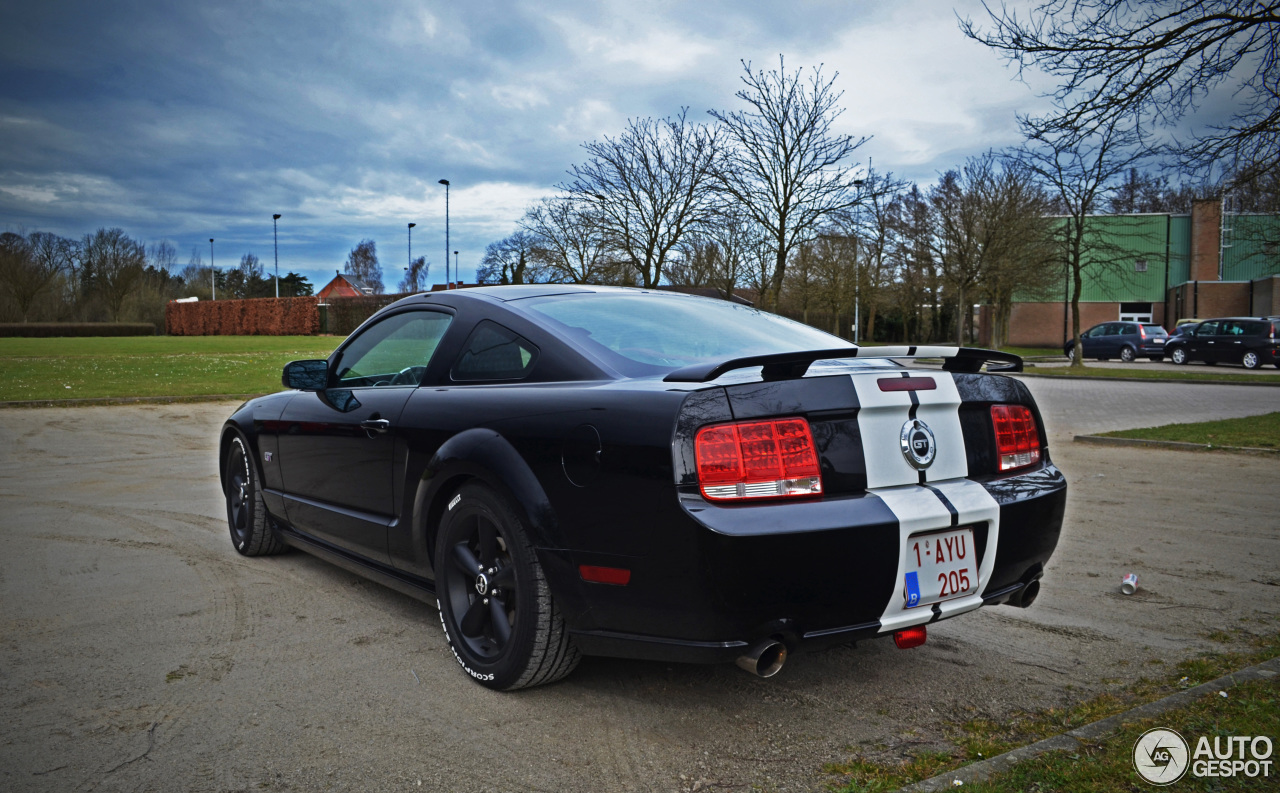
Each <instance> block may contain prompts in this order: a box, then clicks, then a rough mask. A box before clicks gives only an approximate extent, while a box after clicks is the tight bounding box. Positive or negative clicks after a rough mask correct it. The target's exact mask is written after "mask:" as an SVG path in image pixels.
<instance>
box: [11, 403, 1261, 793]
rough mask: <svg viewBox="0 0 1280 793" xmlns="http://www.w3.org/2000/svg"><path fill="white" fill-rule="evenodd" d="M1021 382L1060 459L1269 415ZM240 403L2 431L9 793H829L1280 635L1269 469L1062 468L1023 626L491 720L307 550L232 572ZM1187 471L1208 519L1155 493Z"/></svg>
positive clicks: (969, 621) (129, 410) (539, 693)
mask: <svg viewBox="0 0 1280 793" xmlns="http://www.w3.org/2000/svg"><path fill="white" fill-rule="evenodd" d="M1028 383H1029V384H1030V385H1031V387H1032V389H1033V390H1034V391H1036V393H1037V394H1038V395H1039V397H1040V398H1041V399H1042V400H1043V402H1044V405H1045V408H1046V415H1047V417H1048V418H1047V420H1048V422H1049V424H1050V426H1051V428H1052V429H1053V431H1054V432H1055V437H1058V438H1065V435H1066V433H1070V432H1079V431H1094V430H1097V429H1104V428H1109V427H1110V426H1112V425H1116V424H1121V425H1129V426H1132V425H1136V424H1143V423H1154V422H1153V421H1152V419H1153V418H1155V417H1156V415H1153V414H1157V415H1158V416H1159V417H1160V418H1161V419H1164V418H1167V417H1171V416H1177V415H1184V416H1188V417H1192V418H1202V417H1212V416H1216V415H1224V414H1233V415H1235V414H1239V413H1241V412H1249V411H1254V412H1260V410H1259V409H1274V407H1275V406H1274V402H1271V401H1269V400H1270V398H1271V397H1270V395H1271V394H1272V393H1275V392H1273V391H1271V390H1270V389H1259V388H1249V387H1234V388H1231V387H1226V388H1222V387H1213V386H1179V387H1173V389H1172V390H1166V389H1169V388H1170V387H1169V386H1167V385H1156V384H1128V383H1124V384H1120V383H1101V384H1099V383H1092V382H1091V383H1082V382H1061V381H1056V380H1052V381H1050V380H1034V379H1028ZM1259 392H1263V393H1259ZM1250 400H1264V402H1262V403H1259V402H1257V401H1254V402H1249V401H1250ZM1246 403H1247V404H1246ZM232 407H233V405H230V404H205V405H170V406H155V405H150V406H130V407H109V408H108V407H97V408H65V409H48V410H44V409H42V410H0V448H3V449H5V453H4V455H3V456H2V457H0V542H3V547H4V553H3V554H0V713H3V714H4V717H3V719H0V790H4V791H28V790H36V791H59V792H60V793H61V791H68V790H76V791H116V790H122V791H123V790H127V791H171V790H179V789H182V790H193V791H219V792H220V793H221V792H222V791H245V790H267V791H285V790H289V791H293V790H297V791H313V790H359V791H363V790H441V791H444V790H447V791H511V790H521V791H602V790H663V791H673V790H679V791H688V790H693V789H695V788H696V789H700V790H714V789H722V788H723V789H735V790H738V789H741V790H747V789H764V790H817V789H822V786H823V785H824V784H825V783H826V782H827V781H828V779H829V778H828V777H827V776H826V775H824V774H823V772H822V767H823V765H824V764H825V763H829V762H840V761H843V760H846V759H847V758H848V757H849V756H850V753H851V752H852V751H859V752H865V753H868V754H870V755H871V756H874V757H876V758H879V759H885V760H892V759H896V758H900V757H902V756H904V755H905V754H906V753H908V752H911V751H917V750H920V749H927V748H930V747H942V746H944V745H945V744H943V743H942V741H943V739H944V734H945V730H946V724H947V723H948V722H957V721H963V720H966V719H970V718H974V717H977V716H983V717H987V718H991V719H997V720H998V719H1004V718H1008V717H1009V716H1010V715H1011V714H1012V713H1015V712H1017V711H1018V710H1023V709H1031V708H1040V707H1046V706H1060V705H1064V704H1068V703H1070V702H1072V701H1076V700H1079V699H1081V698H1083V697H1087V696H1090V695H1092V694H1095V693H1098V692H1101V691H1104V690H1106V689H1107V688H1108V687H1110V686H1112V685H1116V684H1117V683H1119V682H1124V681H1128V680H1132V679H1134V678H1136V677H1137V676H1139V675H1141V674H1144V673H1145V672H1146V670H1149V669H1151V668H1154V667H1152V666H1151V664H1153V663H1155V662H1162V663H1164V664H1165V665H1166V666H1165V667H1163V668H1167V664H1169V663H1172V662H1173V661H1176V660H1179V659H1181V658H1183V657H1186V656H1187V655H1189V654H1191V653H1194V652H1196V651H1199V650H1206V649H1211V648H1213V647H1215V645H1214V644H1213V643H1212V642H1210V641H1209V640H1207V639H1206V638H1205V635H1206V634H1207V633H1208V632H1210V631H1212V630H1216V629H1222V628H1232V627H1235V626H1243V627H1245V628H1246V629H1257V630H1264V629H1270V630H1274V629H1275V628H1274V627H1271V628H1267V627H1266V626H1274V625H1276V624H1277V620H1280V602H1278V601H1280V599H1278V598H1277V594H1276V593H1277V592H1280V589H1277V588H1276V587H1277V585H1280V580H1278V579H1277V573H1276V564H1275V560H1276V559H1277V558H1280V518H1277V515H1276V511H1275V509H1274V503H1275V498H1274V495H1273V494H1274V484H1275V483H1274V475H1273V468H1274V466H1273V465H1272V464H1271V463H1270V462H1269V461H1267V462H1262V461H1259V460H1258V459H1257V458H1251V457H1241V456H1234V455H1222V454H1212V455H1206V454H1191V453H1185V452H1152V451H1150V450H1137V449H1099V448H1095V447H1085V446H1083V445H1079V444H1071V443H1056V445H1055V448H1054V456H1055V460H1056V461H1057V462H1058V464H1059V466H1060V467H1062V469H1063V470H1064V471H1065V472H1066V473H1067V476H1068V479H1069V481H1070V482H1071V488H1072V489H1071V497H1070V500H1069V505H1068V513H1067V522H1066V526H1065V528H1064V532H1063V537H1062V540H1061V543H1060V545H1059V548H1058V553H1057V555H1056V556H1055V558H1054V561H1053V562H1052V563H1051V565H1050V567H1049V570H1048V571H1047V574H1046V578H1045V582H1044V590H1043V593H1042V595H1041V597H1040V599H1039V600H1038V601H1037V602H1036V605H1035V606H1034V607H1033V608H1031V609H1029V610H1017V609H1012V608H994V609H984V610H982V611H980V612H977V613H975V614H971V615H967V616H965V617H963V618H960V619H956V620H952V621H947V622H943V623H939V624H937V625H935V626H932V627H931V628H930V631H929V642H928V644H926V645H925V646H924V647H921V648H918V649H916V650H912V651H910V652H909V653H903V652H901V651H898V650H896V649H894V647H893V645H892V643H891V642H888V643H887V642H883V641H876V642H866V643H863V644H861V645H859V646H857V647H847V648H839V649H835V650H831V651H828V652H823V653H814V654H808V655H800V656H797V657H796V658H794V659H792V661H790V662H789V663H788V665H787V667H786V668H785V669H784V670H783V672H782V673H781V674H780V675H779V676H778V677H777V678H774V679H773V680H768V681H762V680H757V679H755V678H751V677H749V676H747V675H746V674H745V673H743V672H741V671H740V670H738V669H736V668H734V667H732V666H719V667H700V666H682V665H678V664H656V663H645V662H635V661H621V660H612V659H587V660H586V661H584V663H583V664H582V666H581V667H579V669H578V670H577V671H576V672H575V673H574V674H573V675H572V676H571V677H570V678H569V679H567V680H565V681H563V682H561V683H559V684H556V685H553V686H548V687H545V688H541V689H535V690H532V691H528V692H522V693H519V694H512V695H504V694H496V693H493V692H490V691H488V690H486V689H483V688H481V687H479V686H476V685H474V684H472V683H471V682H470V681H469V680H467V679H466V678H465V677H464V676H463V675H462V674H461V673H460V672H459V670H458V668H457V665H456V663H455V662H454V661H453V659H452V657H451V656H450V654H449V651H448V648H447V646H446V645H445V643H444V640H443V637H442V635H441V631H440V628H439V623H438V620H437V617H436V614H435V612H434V610H432V609H430V608H428V607H425V606H423V605H422V604H420V603H418V602H417V601H414V600H411V599H409V598H406V597H404V596H401V595H399V594H397V593H395V592H392V591H390V590H387V589H385V588H383V587H380V586H377V585H374V584H371V583H368V582H365V581H363V580H362V579H359V578H356V577H354V576H352V575H349V574H347V573H345V572H343V571H341V570H339V569H337V568H334V567H332V566H330V565H327V564H324V563H322V562H320V561H318V560H315V559H313V558H311V557H309V556H306V555H304V554H299V553H294V554H288V555H285V556H281V557H273V558H267V559H242V558H240V557H238V556H237V555H236V554H235V553H234V552H233V551H232V549H231V547H230V544H229V541H228V539H227V529H226V523H225V517H224V512H223V507H222V503H221V500H220V496H219V494H218V492H217V471H216V462H215V460H214V457H213V450H212V441H213V438H214V436H215V433H216V430H217V427H218V425H219V424H220V422H221V420H222V418H223V417H224V416H225V415H226V414H227V413H228V412H229V410H230V409H231V408H232ZM1175 408H1176V409H1178V410H1181V411H1182V412H1181V414H1178V413H1177V412H1174V411H1175ZM1118 415H1123V418H1122V419H1121V418H1117V416H1118ZM1189 462H1193V463H1194V464H1195V467H1196V469H1197V475H1198V477H1199V478H1200V482H1201V483H1202V486H1201V489H1200V490H1199V491H1198V492H1197V493H1195V494H1188V492H1187V491H1186V489H1185V486H1184V480H1182V479H1181V478H1174V477H1170V476H1169V475H1168V472H1169V471H1170V470H1175V469H1177V468H1179V467H1180V466H1182V465H1183V464H1184V463H1189ZM1126 571H1134V572H1137V573H1138V574H1139V576H1140V577H1141V584H1142V590H1141V591H1140V593H1139V595H1137V596H1134V597H1131V598H1124V597H1122V596H1121V595H1119V594H1118V592H1117V587H1118V582H1119V579H1120V576H1121V575H1122V574H1123V573H1124V572H1126Z"/></svg>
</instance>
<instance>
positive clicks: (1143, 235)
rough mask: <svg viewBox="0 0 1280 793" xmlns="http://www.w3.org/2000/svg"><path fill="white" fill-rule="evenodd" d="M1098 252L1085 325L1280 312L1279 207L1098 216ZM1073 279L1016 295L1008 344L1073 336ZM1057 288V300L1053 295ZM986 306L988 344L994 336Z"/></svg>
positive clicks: (1212, 203)
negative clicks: (1255, 211) (1049, 292)
mask: <svg viewBox="0 0 1280 793" xmlns="http://www.w3.org/2000/svg"><path fill="white" fill-rule="evenodd" d="M1090 225H1091V228H1090V234H1091V235H1092V236H1093V237H1094V242H1095V245H1094V246H1093V247H1094V250H1095V251H1096V253H1095V259H1096V261H1094V262H1092V263H1090V264H1088V265H1086V267H1085V269H1084V273H1083V275H1084V280H1085V283H1084V288H1083V290H1082V293H1081V296H1080V328H1081V330H1084V329H1086V328H1089V327H1091V326H1093V325H1096V324H1098V323H1099V322H1109V321H1115V320H1124V319H1128V320H1137V321H1144V322H1155V323H1157V324H1161V325H1164V326H1165V327H1166V328H1172V327H1173V326H1174V325H1175V324H1176V323H1177V321H1178V320H1179V319H1182V318H1184V317H1190V318H1200V319H1203V318H1207V317H1220V316H1232V315H1246V316H1263V315H1268V314H1280V215H1252V214H1237V213H1225V214H1224V213H1223V209H1222V202H1221V201H1218V200H1216V199H1209V200H1203V201H1196V202H1194V203H1193V205H1192V208H1191V214H1189V215H1171V214H1146V215H1098V216H1095V217H1093V218H1091V219H1090ZM1069 286H1070V285H1069V282H1068V281H1067V279H1066V278H1064V279H1063V284H1062V288H1061V290H1058V292H1057V294H1056V295H1054V296H1053V297H1049V296H1046V295H1041V296H1039V299H1034V298H1029V299H1027V300H1025V301H1021V302H1017V303H1015V304H1014V306H1013V312H1012V314H1011V315H1010V318H1009V344H1011V345H1014V346H1019V347H1057V346H1060V345H1061V344H1062V343H1063V342H1064V340H1065V339H1067V338H1069V337H1070V335H1071V305H1070V303H1069V302H1068V301H1069V295H1070V292H1069ZM1054 297H1056V300H1055V299H1054ZM989 328H990V323H989V316H988V312H987V311H986V309H985V307H984V309H983V311H982V313H981V320H980V331H979V335H980V339H981V343H990V331H989Z"/></svg>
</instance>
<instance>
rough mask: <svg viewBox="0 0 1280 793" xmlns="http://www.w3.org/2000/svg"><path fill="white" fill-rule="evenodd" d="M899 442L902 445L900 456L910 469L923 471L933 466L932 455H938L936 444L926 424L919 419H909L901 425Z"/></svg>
mask: <svg viewBox="0 0 1280 793" xmlns="http://www.w3.org/2000/svg"><path fill="white" fill-rule="evenodd" d="M899 440H900V441H901V444H902V456H903V457H906V458H907V462H908V463H910V464H911V467H913V468H916V469H919V470H923V469H925V468H928V467H929V466H930V465H932V464H933V458H934V455H936V454H937V453H938V444H937V442H936V441H935V440H934V438H933V430H931V429H929V425H928V424H925V423H924V422H923V421H921V420H920V419H910V420H909V421H907V423H906V424H903V425H902V434H901V435H900V436H899Z"/></svg>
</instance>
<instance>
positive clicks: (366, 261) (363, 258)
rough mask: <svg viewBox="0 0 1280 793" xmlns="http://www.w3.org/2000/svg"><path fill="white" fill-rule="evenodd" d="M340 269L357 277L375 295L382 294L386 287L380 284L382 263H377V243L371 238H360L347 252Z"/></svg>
mask: <svg viewBox="0 0 1280 793" xmlns="http://www.w3.org/2000/svg"><path fill="white" fill-rule="evenodd" d="M342 271H343V272H344V273H346V274H347V275H350V276H353V277H355V278H357V279H359V280H360V281H361V282H362V283H364V285H365V286H367V287H369V288H370V289H372V290H373V293H374V294H375V295H380V294H382V293H383V291H384V290H385V288H386V287H384V286H383V284H382V265H380V264H378V245H377V243H375V242H374V241H373V240H360V244H359V245H356V247H354V248H352V249H351V252H350V253H348V254H347V261H346V264H344V265H343V268H342Z"/></svg>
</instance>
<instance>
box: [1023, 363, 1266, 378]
mask: <svg viewBox="0 0 1280 793" xmlns="http://www.w3.org/2000/svg"><path fill="white" fill-rule="evenodd" d="M1085 365H1086V366H1087V367H1089V368H1090V369H1094V368H1096V369H1153V370H1156V371H1161V372H1178V373H1182V372H1187V373H1194V374H1196V375H1210V374H1231V375H1237V374H1247V375H1250V376H1253V377H1260V378H1263V379H1267V378H1270V379H1271V380H1276V381H1280V371H1277V370H1276V368H1275V367H1274V366H1269V365H1267V366H1259V367H1258V368H1257V369H1246V368H1244V367H1243V366H1241V365H1240V364H1226V363H1224V364H1218V365H1216V366H1209V365H1207V364H1204V363H1188V364H1183V365H1182V366H1179V365H1177V364H1175V363H1173V362H1171V361H1169V360H1168V359H1165V360H1163V361H1151V360H1148V359H1146V358H1139V359H1138V360H1136V361H1134V362H1133V363H1124V362H1122V361H1116V360H1111V361H1095V360H1086V361H1085ZM1028 366H1030V367H1033V369H1040V368H1051V367H1063V366H1070V362H1069V361H1067V359H1066V358H1063V359H1062V360H1060V361H1030V362H1028Z"/></svg>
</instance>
